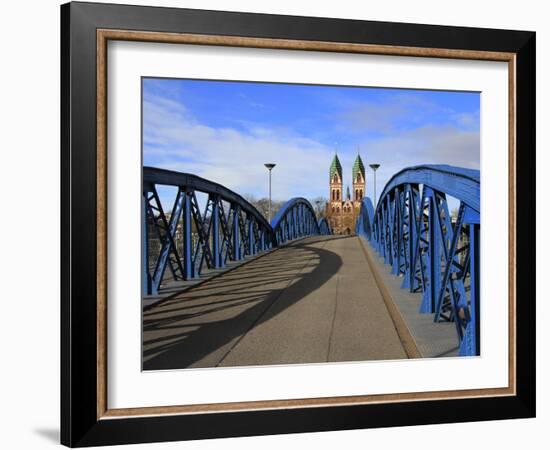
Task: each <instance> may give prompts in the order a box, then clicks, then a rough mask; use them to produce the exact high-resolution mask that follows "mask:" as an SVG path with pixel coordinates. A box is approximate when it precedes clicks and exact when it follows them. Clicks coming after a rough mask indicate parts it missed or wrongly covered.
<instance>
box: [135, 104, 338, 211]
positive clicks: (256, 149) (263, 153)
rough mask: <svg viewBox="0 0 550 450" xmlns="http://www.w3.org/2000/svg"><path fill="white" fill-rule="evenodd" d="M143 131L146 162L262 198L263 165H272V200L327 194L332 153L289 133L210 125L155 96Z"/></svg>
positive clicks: (264, 183)
mask: <svg viewBox="0 0 550 450" xmlns="http://www.w3.org/2000/svg"><path fill="white" fill-rule="evenodd" d="M144 130H145V136H144V146H145V152H146V155H145V158H144V159H145V161H146V163H147V162H149V161H155V163H156V165H159V166H161V167H163V168H166V169H172V170H177V171H181V172H190V173H194V174H196V175H199V176H201V177H204V178H207V179H209V180H212V181H216V182H218V183H221V184H223V185H225V186H227V187H228V188H230V189H232V190H234V191H236V192H238V193H240V194H245V193H250V194H254V195H256V196H258V197H260V196H264V195H267V170H266V168H265V167H264V163H266V162H274V163H276V164H277V167H276V168H275V169H274V171H273V198H275V199H279V200H284V199H288V198H290V197H293V196H296V195H297V193H308V194H307V196H310V195H311V196H316V195H325V196H326V192H325V191H327V186H326V184H327V180H328V165H329V164H330V159H331V157H332V150H331V149H329V148H327V147H325V146H324V145H322V144H320V143H319V142H316V141H314V140H312V139H308V138H306V137H303V136H299V135H296V134H295V133H293V132H291V131H290V130H281V129H279V130H270V129H266V128H262V127H257V126H251V127H250V128H249V129H247V131H245V132H242V131H238V130H235V129H231V128H213V127H208V126H205V125H202V124H200V123H198V122H197V121H196V120H195V119H194V118H193V117H191V116H190V115H189V114H188V112H187V110H186V109H185V107H183V106H181V105H179V104H177V103H175V102H171V101H166V99H163V98H161V97H153V96H149V97H147V98H146V99H145V101H144ZM327 161H328V162H327ZM304 195H305V194H304Z"/></svg>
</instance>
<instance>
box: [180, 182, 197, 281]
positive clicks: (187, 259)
mask: <svg viewBox="0 0 550 450" xmlns="http://www.w3.org/2000/svg"><path fill="white" fill-rule="evenodd" d="M191 196H192V192H189V191H185V193H184V203H183V264H184V275H185V279H186V280H190V279H191V278H193V277H194V276H195V268H194V263H193V248H192V246H193V243H192V240H191V220H192V218H191Z"/></svg>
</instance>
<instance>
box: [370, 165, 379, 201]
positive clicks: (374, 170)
mask: <svg viewBox="0 0 550 450" xmlns="http://www.w3.org/2000/svg"><path fill="white" fill-rule="evenodd" d="M369 166H370V168H371V169H372V171H373V172H374V207H375V208H376V171H377V170H378V168H379V167H380V164H369Z"/></svg>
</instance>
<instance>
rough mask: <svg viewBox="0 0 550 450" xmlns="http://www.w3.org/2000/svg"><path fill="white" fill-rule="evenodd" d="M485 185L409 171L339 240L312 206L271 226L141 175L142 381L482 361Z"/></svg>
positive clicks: (243, 209) (216, 190) (253, 214)
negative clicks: (168, 373) (325, 365)
mask: <svg viewBox="0 0 550 450" xmlns="http://www.w3.org/2000/svg"><path fill="white" fill-rule="evenodd" d="M479 183H480V180H479V171H476V170H469V169H463V168H458V167H452V166H446V165H422V166H415V167H409V168H406V169H404V170H402V171H400V172H398V173H396V174H395V175H394V176H393V177H392V178H391V179H390V180H389V181H388V183H387V184H386V186H385V188H384V190H383V192H382V194H381V195H380V198H379V200H378V204H377V205H376V208H375V207H374V206H373V203H372V201H371V199H370V198H368V197H364V198H363V200H362V203H361V209H360V214H359V216H358V219H357V223H356V225H355V234H353V235H334V234H333V233H332V231H331V229H330V226H329V223H328V222H327V220H326V218H324V217H321V218H320V219H318V218H317V217H316V215H315V212H314V209H313V207H312V205H311V204H310V203H309V201H308V200H306V199H305V198H301V197H296V198H292V199H291V200H289V201H288V202H286V204H284V205H283V206H282V207H281V208H280V210H279V211H278V212H277V213H276V214H275V216H274V217H273V219H272V220H271V223H269V222H268V221H267V220H266V219H265V217H264V216H263V214H262V213H260V212H259V211H258V210H257V209H256V208H255V207H254V206H253V205H252V204H250V203H249V202H247V201H246V200H245V199H244V198H243V197H242V196H241V195H239V194H238V193H236V192H233V191H231V190H230V189H228V188H226V187H225V186H222V185H221V184H217V183H214V182H212V181H209V180H206V179H204V178H200V177H198V176H196V175H193V174H188V173H178V172H173V171H168V170H164V169H158V168H152V167H145V168H144V169H143V208H142V221H143V225H142V229H143V230H144V232H143V233H142V270H143V274H142V280H143V286H142V289H143V305H144V312H143V366H144V369H146V370H149V369H175V368H187V367H217V366H239V365H241V366H243V365H265V364H290V363H316V362H331V361H364V360H377V359H378V360H380V359H386V360H387V359H403V358H419V357H438V356H476V355H479V354H480V338H479V330H480V320H479V317H480V316H479V311H480V310H479V308H480V301H479V239H480V234H479V230H480V184H479ZM166 187H171V189H172V191H173V192H174V198H173V204H172V205H171V208H170V210H168V211H167V210H165V209H164V208H163V204H162V202H161V200H160V196H159V190H162V189H163V188H166ZM199 197H200V198H201V199H202V200H200V201H199ZM448 197H452V198H454V199H456V200H458V202H459V207H458V212H457V213H456V214H455V215H454V216H452V215H451V214H450V212H449V205H448Z"/></svg>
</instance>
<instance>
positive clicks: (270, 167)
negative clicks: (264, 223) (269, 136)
mask: <svg viewBox="0 0 550 450" xmlns="http://www.w3.org/2000/svg"><path fill="white" fill-rule="evenodd" d="M264 166H265V167H266V168H267V170H269V207H268V210H267V217H268V219H267V220H268V222H269V223H271V171H272V170H273V168H274V167H275V164H274V163H265V164H264Z"/></svg>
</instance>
